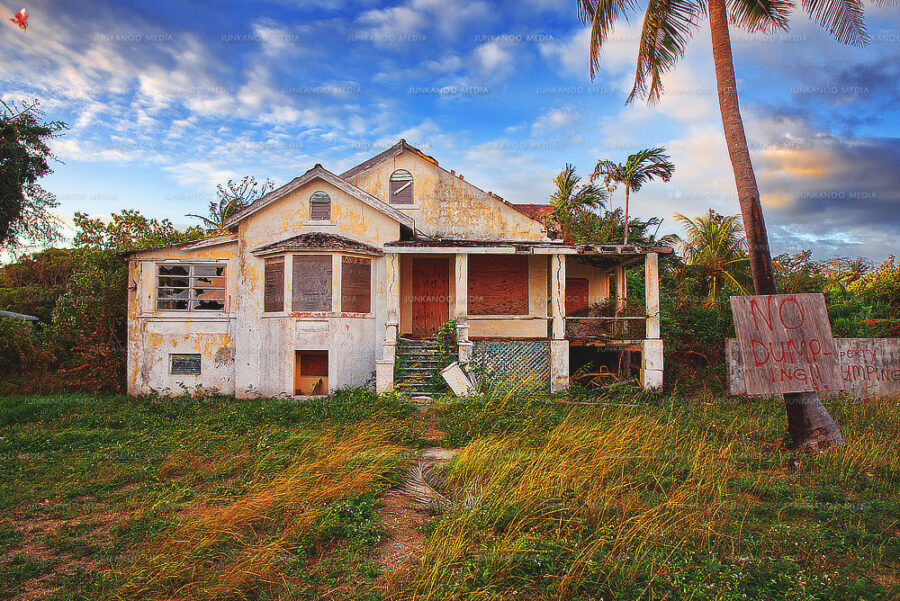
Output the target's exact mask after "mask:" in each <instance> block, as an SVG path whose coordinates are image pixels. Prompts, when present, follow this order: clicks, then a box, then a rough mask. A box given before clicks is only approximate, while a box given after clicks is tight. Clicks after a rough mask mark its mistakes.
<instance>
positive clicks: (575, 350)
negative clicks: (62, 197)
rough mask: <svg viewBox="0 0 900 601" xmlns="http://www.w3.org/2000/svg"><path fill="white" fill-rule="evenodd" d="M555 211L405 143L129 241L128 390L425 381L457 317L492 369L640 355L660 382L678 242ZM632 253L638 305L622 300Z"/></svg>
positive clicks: (474, 351)
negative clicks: (663, 321)
mask: <svg viewBox="0 0 900 601" xmlns="http://www.w3.org/2000/svg"><path fill="white" fill-rule="evenodd" d="M547 214H548V208H547V205H516V204H513V203H509V202H506V201H504V200H503V199H501V198H500V197H499V196H497V195H495V194H492V193H490V192H485V191H482V190H481V189H479V188H477V187H476V186H474V185H472V184H471V183H469V182H468V181H467V180H465V179H464V178H463V176H462V175H460V174H456V173H455V172H454V171H452V170H451V171H448V170H446V169H444V168H443V167H441V166H440V165H439V164H438V161H437V160H435V159H434V158H432V157H430V156H428V155H426V154H424V153H423V152H421V151H419V150H417V149H416V148H414V147H412V146H410V145H408V144H407V143H406V142H405V141H403V140H401V141H400V142H398V143H397V144H396V145H394V146H392V147H391V148H389V149H387V150H385V151H384V152H381V153H380V154H378V155H376V156H374V157H372V158H370V159H369V160H367V161H365V162H363V163H361V164H359V165H357V166H355V167H353V168H352V169H350V170H349V171H346V172H344V173H342V174H340V175H336V174H334V173H332V172H330V171H328V170H327V169H325V168H324V167H322V166H321V165H316V166H315V167H313V168H312V169H310V170H309V171H307V172H306V173H304V174H303V175H301V176H300V177H297V178H295V179H294V180H292V181H291V182H289V183H287V184H286V185H284V186H282V187H280V188H278V189H277V190H274V191H272V192H270V193H269V194H267V195H265V196H264V197H262V198H260V199H259V200H257V201H256V202H254V203H252V204H251V205H249V206H247V207H245V208H244V209H243V210H241V211H240V212H238V213H236V214H235V215H233V216H232V217H231V218H230V220H229V221H228V226H229V233H228V234H226V235H220V236H215V237H210V238H205V239H202V240H198V241H194V242H189V243H185V244H179V245H175V246H169V247H164V248H152V249H145V250H139V251H135V252H133V253H131V254H129V255H128V257H127V259H128V261H129V286H128V287H129V296H128V374H127V381H128V392H129V393H130V394H146V393H151V392H156V393H160V394H180V393H182V392H183V391H185V390H187V391H217V392H220V393H223V394H234V395H235V396H237V397H241V398H246V397H254V396H260V395H264V396H278V395H302V396H305V395H316V394H327V393H328V392H329V391H332V390H334V389H336V388H339V387H346V386H361V385H366V384H367V383H371V382H372V378H373V375H374V382H375V387H376V389H377V390H378V391H380V392H386V391H390V390H393V389H395V388H396V389H399V390H401V391H404V392H406V393H408V394H411V395H417V394H422V393H425V392H427V391H425V390H424V389H423V385H424V383H425V382H427V381H429V380H430V379H431V378H433V377H434V374H435V372H436V371H437V370H438V369H439V368H440V367H441V365H440V362H439V361H437V360H436V358H435V357H436V356H437V355H438V350H437V345H436V343H435V341H434V339H435V336H436V335H437V333H438V331H439V330H442V331H443V332H444V333H445V335H446V332H447V331H448V329H449V328H453V329H454V330H455V331H451V332H450V334H451V337H452V338H455V340H453V343H452V347H453V348H452V352H453V355H454V358H458V360H459V362H460V364H461V365H462V366H464V367H466V368H468V369H469V370H470V372H473V373H474V372H477V373H480V374H482V377H491V378H501V377H502V378H514V379H517V380H520V379H525V378H530V379H533V380H535V381H536V382H537V383H539V384H543V385H546V386H548V387H549V388H550V390H552V391H559V390H562V389H565V388H566V387H567V386H568V385H569V381H570V374H571V373H574V371H575V370H576V369H577V367H579V366H580V365H581V364H583V363H585V362H586V361H588V360H593V359H594V358H596V357H601V356H607V357H609V356H613V357H616V356H622V355H624V354H625V351H630V353H628V356H629V357H630V356H631V353H639V354H640V357H641V359H640V361H641V362H640V378H641V382H642V384H643V386H644V387H645V388H648V389H659V388H660V387H661V386H662V377H663V345H662V341H661V340H660V332H659V286H658V270H657V266H658V257H659V255H660V254H663V253H669V252H671V249H670V248H667V247H648V246H633V245H630V246H621V245H619V246H616V245H591V244H574V243H567V242H563V241H561V240H556V239H553V237H554V236H555V232H554V231H552V230H553V228H552V227H551V228H550V229H551V231H550V236H548V227H549V226H548V221H547V219H546V218H545V217H546V215H547ZM638 265H643V269H644V274H645V286H644V298H642V299H640V300H641V302H640V306H641V307H644V308H645V310H642V311H634V310H632V311H627V310H626V298H625V295H626V289H625V288H626V286H625V281H626V279H625V274H626V269H627V268H628V267H629V266H638ZM629 305H630V306H632V307H633V306H634V303H629ZM444 324H448V325H446V326H445V325H444ZM454 324H455V327H454ZM442 326H443V327H442ZM454 334H455V336H454ZM446 346H447V345H446V344H445V345H443V347H442V350H443V352H446ZM441 356H443V353H441ZM635 356H636V355H635ZM612 371H615V370H614V369H613V370H612ZM485 374H487V375H486V376H485Z"/></svg>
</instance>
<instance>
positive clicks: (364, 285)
mask: <svg viewBox="0 0 900 601" xmlns="http://www.w3.org/2000/svg"><path fill="white" fill-rule="evenodd" d="M341 311H346V312H349V313H370V312H371V311H372V262H371V261H370V260H369V259H357V258H354V257H344V259H343V262H342V264H341Z"/></svg>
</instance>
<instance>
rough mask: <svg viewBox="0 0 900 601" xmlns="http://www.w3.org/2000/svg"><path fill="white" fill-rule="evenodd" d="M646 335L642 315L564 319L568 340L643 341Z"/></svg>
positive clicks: (568, 317) (645, 325) (572, 317)
mask: <svg viewBox="0 0 900 601" xmlns="http://www.w3.org/2000/svg"><path fill="white" fill-rule="evenodd" d="M646 335H647V317H646V316H644V315H622V316H618V317H615V316H596V317H581V316H567V317H566V338H567V339H569V340H643V339H644V338H646Z"/></svg>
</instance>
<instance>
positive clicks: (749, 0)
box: [728, 0, 794, 33]
mask: <svg viewBox="0 0 900 601" xmlns="http://www.w3.org/2000/svg"><path fill="white" fill-rule="evenodd" d="M793 8H794V3H793V2H791V0H728V15H729V17H730V18H731V22H732V23H734V24H735V25H737V26H738V27H742V28H744V29H746V30H747V31H750V32H754V33H755V32H763V33H771V32H773V31H775V30H776V29H783V30H787V29H788V19H789V17H790V15H791V10H793Z"/></svg>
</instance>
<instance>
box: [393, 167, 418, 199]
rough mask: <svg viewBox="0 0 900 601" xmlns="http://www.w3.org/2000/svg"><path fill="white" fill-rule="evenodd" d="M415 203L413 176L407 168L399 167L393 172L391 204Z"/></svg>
mask: <svg viewBox="0 0 900 601" xmlns="http://www.w3.org/2000/svg"><path fill="white" fill-rule="evenodd" d="M412 203H413V176H412V173H410V172H409V171H407V170H406V169H397V170H396V171H394V172H393V173H392V174H391V204H392V205H410V204H412Z"/></svg>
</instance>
